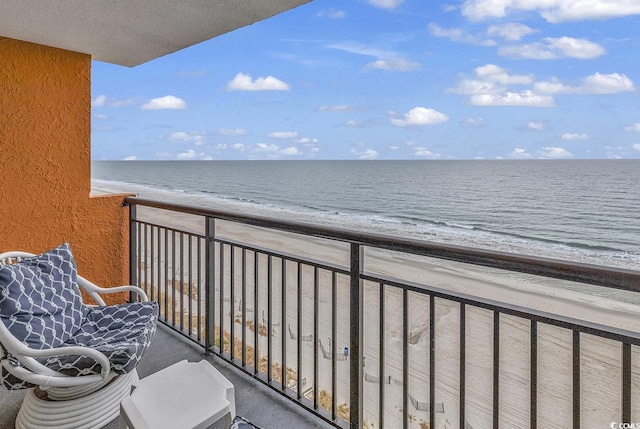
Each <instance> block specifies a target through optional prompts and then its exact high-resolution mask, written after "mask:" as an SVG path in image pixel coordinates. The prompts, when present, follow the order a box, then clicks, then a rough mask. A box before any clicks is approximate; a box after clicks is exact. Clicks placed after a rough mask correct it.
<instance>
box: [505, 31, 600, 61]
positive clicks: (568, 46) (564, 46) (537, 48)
mask: <svg viewBox="0 0 640 429" xmlns="http://www.w3.org/2000/svg"><path fill="white" fill-rule="evenodd" d="M606 52H607V51H606V50H605V49H604V48H603V47H602V46H600V45H598V44H597V43H593V42H590V41H588V40H586V39H574V38H573V37H558V38H554V37H547V38H544V39H542V41H541V42H536V43H530V44H527V45H515V46H505V47H502V48H500V49H498V54H499V55H502V56H505V57H509V58H526V59H533V60H555V59H558V58H577V59H581V60H589V59H593V58H597V57H600V56H602V55H604V54H606Z"/></svg>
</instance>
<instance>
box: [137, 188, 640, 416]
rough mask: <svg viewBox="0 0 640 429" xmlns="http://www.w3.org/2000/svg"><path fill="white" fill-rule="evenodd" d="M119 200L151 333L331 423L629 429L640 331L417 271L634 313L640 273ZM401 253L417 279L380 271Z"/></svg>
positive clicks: (638, 406) (638, 409) (636, 407)
mask: <svg viewBox="0 0 640 429" xmlns="http://www.w3.org/2000/svg"><path fill="white" fill-rule="evenodd" d="M126 201H127V203H128V204H129V205H130V207H131V228H130V243H131V251H130V255H131V265H130V267H131V281H132V283H133V284H138V285H139V286H141V287H143V288H144V289H145V290H146V292H147V293H148V294H149V296H150V298H151V299H153V300H157V301H158V302H159V303H160V309H161V310H160V312H161V314H160V316H161V321H162V322H164V323H165V324H167V325H168V326H170V327H172V328H174V329H175V330H177V331H179V332H181V333H182V334H183V335H185V336H187V337H188V338H190V339H192V340H193V341H195V342H197V343H198V344H200V345H201V346H202V347H204V349H205V350H206V351H207V352H208V353H214V354H216V355H218V356H220V357H221V358H223V359H225V360H226V361H228V362H229V363H231V364H232V365H234V366H236V367H237V368H239V369H240V370H242V371H244V372H246V373H248V374H250V375H252V376H253V377H254V378H255V379H256V380H259V381H260V382H262V383H264V384H266V385H268V386H270V387H271V388H272V389H274V390H276V391H278V392H280V393H281V394H282V395H283V396H285V397H287V398H289V399H291V400H293V401H295V402H296V403H298V404H299V405H300V406H301V407H303V408H304V409H306V410H307V411H309V412H311V413H314V414H316V415H318V416H320V417H321V418H323V419H324V420H326V421H327V422H329V423H330V424H332V425H334V426H336V427H347V426H348V427H352V428H360V427H366V428H374V427H378V428H383V427H403V428H409V427H412V426H413V427H419V428H425V427H428V428H435V427H440V426H441V425H443V424H444V423H447V424H448V425H449V426H450V427H460V428H463V427H464V428H470V427H476V428H478V427H494V428H499V427H503V426H507V425H509V424H513V425H516V424H518V425H521V426H524V427H526V426H528V427H530V428H543V427H573V428H580V427H609V426H608V425H610V423H611V422H620V423H622V422H632V421H640V394H639V391H640V390H639V389H640V369H639V367H640V333H639V332H640V321H638V322H637V324H636V325H635V327H634V326H632V327H631V328H630V327H629V326H624V325H620V324H616V323H615V321H612V323H608V318H609V313H607V314H606V315H605V316H602V317H600V318H599V319H598V318H597V317H595V318H592V317H591V316H592V315H591V314H589V311H588V309H589V308H591V307H589V306H588V305H587V304H584V305H583V304H575V303H573V304H571V305H573V307H572V308H574V312H573V313H571V314H560V313H556V312H552V311H547V309H546V308H540V306H538V307H535V306H533V305H531V306H529V305H527V306H526V307H525V306H524V305H521V304H520V303H519V302H515V303H514V302H508V300H506V301H505V302H503V301H502V300H500V299H496V296H495V294H494V295H493V296H492V295H491V294H489V295H488V296H487V293H486V292H487V291H486V290H485V288H481V289H474V290H469V291H466V290H460V287H457V288H456V287H447V286H451V285H450V284H447V281H449V280H446V281H443V280H438V279H436V277H437V274H436V277H434V272H435V273H437V272H438V271H439V270H441V269H442V266H437V267H436V268H435V270H433V269H431V270H430V269H427V268H426V267H427V266H428V265H429V264H433V261H437V260H444V261H446V262H444V264H445V266H446V267H448V269H449V270H450V271H451V272H452V273H454V274H453V276H454V277H451V276H450V277H447V278H448V279H451V278H454V279H455V278H456V277H455V275H459V276H460V277H459V278H460V279H461V280H462V283H464V282H468V281H469V274H468V272H467V274H465V275H464V276H463V275H462V274H460V272H459V271H458V270H459V269H460V267H466V268H469V269H473V272H475V273H476V274H477V276H478V278H488V277H489V278H492V277H496V278H502V279H505V278H506V279H507V281H509V278H511V279H512V280H513V278H516V280H517V281H518V282H520V283H522V282H524V283H527V284H529V285H540V284H542V285H541V286H540V288H542V289H544V288H545V287H547V289H548V290H554V289H553V288H548V286H545V284H546V285H549V284H550V285H551V286H552V287H561V286H562V285H566V284H571V285H572V287H573V288H574V289H578V290H580V289H581V288H585V289H586V288H590V287H593V286H590V285H594V286H597V287H601V288H606V290H618V291H619V293H620V294H627V296H628V297H630V298H623V300H625V301H630V300H634V299H635V300H636V303H638V307H637V308H638V309H640V294H638V292H640V272H638V271H632V270H623V269H615V268H608V267H599V266H593V265H587V264H580V263H570V262H565V261H556V260H550V259H545V258H539V257H524V256H518V255H514V254H508V253H501V252H494V251H487V250H478V249H471V248H465V247H459V246H452V245H443V244H435V243H429V242H423V241H415V240H409V239H401V238H396V237H389V236H384V235H377V234H369V233H364V232H355V231H346V230H341V229H335V228H330V227H324V226H317V225H309V224H304V223H297V222H290V221H283V220H279V219H268V218H264V217H258V216H251V215H242V214H237V213H230V212H222V211H216V210H209V209H204V208H199V207H189V206H184V205H178V204H170V203H164V202H158V201H150V200H144V199H141V198H131V197H130V198H127V200H126ZM187 217H189V219H187ZM238 226H241V228H240V230H238V228H237V227H238ZM243 228H244V229H243ZM264 234H267V235H269V234H270V237H271V240H267V241H265V240H261V239H259V238H258V237H260V236H261V235H264ZM279 237H280V238H281V239H279ZM267 242H268V243H270V244H268V245H265V243H267ZM291 243H293V244H291ZM326 248H330V249H331V252H324V251H323V250H322V249H326ZM327 255H329V256H327ZM398 256H402V258H403V259H401V262H400V266H401V267H402V264H406V267H407V271H411V272H412V273H414V274H413V275H408V274H407V275H402V274H400V275H398V274H397V271H396V274H395V275H394V276H390V275H389V274H387V272H386V269H385V263H379V261H381V260H382V261H387V262H388V261H390V260H396V261H397V257H398ZM409 268H411V270H409ZM415 273H417V274H415ZM456 273H457V274H456ZM463 277H464V278H463ZM471 280H473V278H471ZM514 281H515V280H514ZM438 283H440V284H438ZM576 285H577V286H576ZM499 289H500V288H498V290H499ZM527 293H532V292H531V291H529V292H527V291H524V292H522V294H521V295H518V296H520V297H521V296H526V295H527ZM498 295H500V294H499V293H498ZM586 296H588V295H586ZM560 299H561V298H555V299H554V298H550V301H549V300H548V301H545V302H553V301H554V300H560ZM545 305H546V304H545ZM620 305H622V306H624V305H630V304H629V303H621V304H620ZM543 307H544V305H543ZM576 308H577V310H576ZM581 313H584V314H582V316H584V317H576V314H578V315H580V314H581ZM614 313H615V312H614ZM636 314H637V313H636ZM596 316H597V315H596ZM603 319H604V320H606V321H607V323H603ZM638 320H640V319H638ZM563 389H564V390H563ZM565 390H566V391H567V393H568V394H567V395H566V397H565V395H564V394H563V393H562V392H563V391H565ZM594 398H595V399H594ZM632 398H633V399H632ZM445 416H446V420H448V421H446V422H443V421H442V419H444V418H445ZM451 420H453V421H451ZM603 422H606V425H607V426H602V425H600V424H601V423H603Z"/></svg>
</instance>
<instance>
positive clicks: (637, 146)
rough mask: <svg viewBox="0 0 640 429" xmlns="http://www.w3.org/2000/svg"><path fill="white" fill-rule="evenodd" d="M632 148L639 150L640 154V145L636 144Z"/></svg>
mask: <svg viewBox="0 0 640 429" xmlns="http://www.w3.org/2000/svg"><path fill="white" fill-rule="evenodd" d="M631 147H632V148H633V150H637V151H638V152H640V143H636V144H634V145H633V146H631Z"/></svg>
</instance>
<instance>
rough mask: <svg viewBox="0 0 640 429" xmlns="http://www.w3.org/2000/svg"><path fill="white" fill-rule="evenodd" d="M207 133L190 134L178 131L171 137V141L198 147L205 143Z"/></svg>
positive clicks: (196, 132) (194, 132)
mask: <svg viewBox="0 0 640 429" xmlns="http://www.w3.org/2000/svg"><path fill="white" fill-rule="evenodd" d="M205 138H206V133H205V132H203V131H193V132H190V133H187V132H184V131H178V132H175V133H172V134H170V135H169V139H170V140H173V141H180V142H185V143H193V144H195V145H197V146H199V145H201V144H203V143H204V140H205Z"/></svg>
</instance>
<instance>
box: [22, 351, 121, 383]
mask: <svg viewBox="0 0 640 429" xmlns="http://www.w3.org/2000/svg"><path fill="white" fill-rule="evenodd" d="M70 355H78V356H86V357H88V358H90V359H93V360H94V361H96V362H97V363H99V364H100V368H101V369H100V376H101V377H102V378H103V379H104V378H106V377H107V376H108V375H109V372H110V371H111V364H110V363H109V359H107V357H106V356H105V355H103V354H102V353H100V352H99V351H97V350H94V349H90V348H88V347H83V346H70V347H56V348H53V349H43V350H36V349H32V348H29V347H26V346H25V347H24V348H22V349H21V350H20V351H19V352H18V353H16V354H14V355H13V357H14V358H16V359H18V360H19V361H20V362H21V363H22V364H23V365H24V366H25V367H27V368H29V369H30V370H31V371H34V372H37V373H40V374H47V375H50V376H61V377H68V376H67V375H65V374H61V373H59V372H57V371H54V370H52V369H50V368H47V367H46V366H44V365H43V364H41V363H40V362H38V361H37V360H36V359H35V358H49V357H57V356H70ZM80 377H81V376H80Z"/></svg>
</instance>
